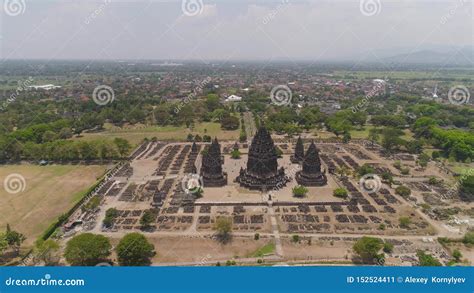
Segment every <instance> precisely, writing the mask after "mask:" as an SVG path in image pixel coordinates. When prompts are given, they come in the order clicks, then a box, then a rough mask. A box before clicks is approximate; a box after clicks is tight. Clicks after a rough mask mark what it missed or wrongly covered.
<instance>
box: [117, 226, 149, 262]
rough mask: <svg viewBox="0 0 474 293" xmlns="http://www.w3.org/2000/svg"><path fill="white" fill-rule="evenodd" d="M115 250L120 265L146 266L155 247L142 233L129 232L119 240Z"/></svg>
mask: <svg viewBox="0 0 474 293" xmlns="http://www.w3.org/2000/svg"><path fill="white" fill-rule="evenodd" d="M116 252H117V258H118V262H119V264H120V265H121V266H146V265H150V263H151V258H152V257H153V256H154V255H155V247H154V245H153V244H151V243H150V242H148V240H147V239H146V238H145V236H143V235H142V234H140V233H129V234H127V235H125V236H124V237H123V238H122V239H121V240H120V242H119V244H118V245H117V248H116Z"/></svg>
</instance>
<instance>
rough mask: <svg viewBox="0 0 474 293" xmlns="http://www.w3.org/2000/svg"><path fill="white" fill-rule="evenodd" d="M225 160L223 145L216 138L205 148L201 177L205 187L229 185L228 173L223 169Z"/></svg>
mask: <svg viewBox="0 0 474 293" xmlns="http://www.w3.org/2000/svg"><path fill="white" fill-rule="evenodd" d="M223 163H224V160H223V158H222V156H221V146H220V145H219V142H218V141H217V138H215V139H214V140H213V141H212V143H211V145H210V146H209V147H207V148H206V149H205V150H204V153H203V155H202V164H201V172H200V173H201V174H200V175H201V177H202V181H203V184H204V187H221V186H224V185H227V173H225V172H223V171H222V164H223Z"/></svg>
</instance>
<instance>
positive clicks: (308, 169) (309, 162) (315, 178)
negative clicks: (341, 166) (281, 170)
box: [296, 142, 328, 186]
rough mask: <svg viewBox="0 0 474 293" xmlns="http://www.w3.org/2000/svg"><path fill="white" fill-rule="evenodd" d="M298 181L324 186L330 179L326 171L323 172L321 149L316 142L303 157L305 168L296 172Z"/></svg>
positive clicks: (305, 184) (307, 184)
mask: <svg viewBox="0 0 474 293" xmlns="http://www.w3.org/2000/svg"><path fill="white" fill-rule="evenodd" d="M296 181H297V182H298V184H300V185H304V186H323V185H326V184H327V182H328V180H327V177H326V171H324V172H321V159H320V158H319V150H318V148H316V145H315V144H314V142H312V143H311V145H310V146H309V148H308V151H307V152H306V155H305V156H304V159H303V170H301V171H298V172H296Z"/></svg>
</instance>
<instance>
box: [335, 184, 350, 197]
mask: <svg viewBox="0 0 474 293" xmlns="http://www.w3.org/2000/svg"><path fill="white" fill-rule="evenodd" d="M332 194H333V195H334V196H335V197H339V198H344V199H345V198H347V197H348V196H349V193H348V192H347V190H346V189H345V188H342V187H340V188H336V189H334V191H333V193H332Z"/></svg>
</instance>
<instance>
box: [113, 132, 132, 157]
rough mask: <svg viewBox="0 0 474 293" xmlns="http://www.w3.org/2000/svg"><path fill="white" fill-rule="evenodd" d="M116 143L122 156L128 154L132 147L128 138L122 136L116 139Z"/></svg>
mask: <svg viewBox="0 0 474 293" xmlns="http://www.w3.org/2000/svg"><path fill="white" fill-rule="evenodd" d="M114 144H115V145H116V146H117V149H118V152H119V154H120V156H122V158H123V157H125V156H127V155H128V153H129V152H130V149H131V148H132V146H131V145H130V143H129V142H128V140H126V139H124V138H120V137H116V138H115V139H114Z"/></svg>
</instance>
